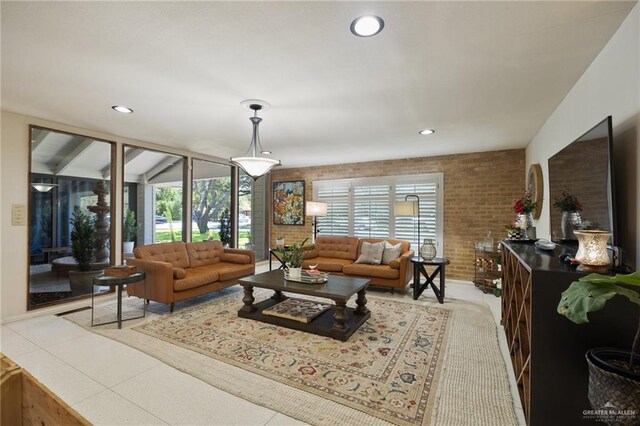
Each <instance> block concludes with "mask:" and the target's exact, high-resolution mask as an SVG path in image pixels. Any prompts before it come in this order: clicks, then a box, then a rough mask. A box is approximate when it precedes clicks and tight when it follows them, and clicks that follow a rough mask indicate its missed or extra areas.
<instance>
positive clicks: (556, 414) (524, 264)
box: [500, 241, 638, 425]
mask: <svg viewBox="0 0 640 426" xmlns="http://www.w3.org/2000/svg"><path fill="white" fill-rule="evenodd" d="M500 244H501V246H502V273H503V276H502V325H503V327H504V332H505V334H506V337H507V344H508V345H509V354H510V356H511V362H512V365H513V370H514V372H515V376H516V382H517V384H518V392H519V394H520V400H521V401H522V407H523V409H524V414H525V417H526V419H527V423H528V424H531V425H551V424H558V425H560V424H563V425H581V424H594V425H596V424H601V423H596V422H595V421H594V420H587V419H585V417H584V415H583V411H584V410H590V409H591V406H590V405H589V400H588V398H587V389H588V388H587V386H588V370H587V363H586V360H585V352H586V351H587V349H591V348H594V347H604V346H609V347H618V348H629V347H630V346H631V342H632V341H633V336H634V334H635V328H636V326H637V320H638V312H637V306H635V305H633V304H632V303H630V302H628V301H627V300H623V299H622V298H614V299H611V300H610V301H609V302H608V303H607V307H606V309H604V310H601V311H598V312H593V313H590V314H589V321H590V322H589V324H582V325H577V324H574V323H573V322H571V321H569V320H568V319H567V318H565V317H564V316H562V315H560V314H558V313H557V311H556V309H557V306H558V303H559V302H560V294H561V293H562V292H563V291H564V290H566V289H567V287H569V285H570V284H571V283H572V282H573V281H575V280H577V279H578V278H579V277H580V276H582V275H584V274H581V273H578V272H576V271H575V269H574V268H572V267H570V266H568V265H565V264H564V263H562V262H561V261H560V258H559V256H560V255H561V254H563V253H564V252H566V251H567V249H566V248H563V247H561V246H558V247H556V249H554V251H550V252H548V251H542V250H539V249H536V248H535V246H534V245H533V244H527V243H519V242H507V241H502V242H501V243H500ZM573 252H575V249H573ZM610 305H611V306H610Z"/></svg>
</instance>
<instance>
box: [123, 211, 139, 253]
mask: <svg viewBox="0 0 640 426" xmlns="http://www.w3.org/2000/svg"><path fill="white" fill-rule="evenodd" d="M137 236H138V224H136V214H135V212H134V211H133V210H129V209H126V212H125V215H124V226H123V228H122V239H123V240H124V243H123V246H124V252H125V253H133V246H134V241H135V239H136V237H137Z"/></svg>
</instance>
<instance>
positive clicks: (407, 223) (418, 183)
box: [313, 173, 444, 251]
mask: <svg viewBox="0 0 640 426" xmlns="http://www.w3.org/2000/svg"><path fill="white" fill-rule="evenodd" d="M443 180H444V179H443V174H442V173H433V174H428V175H408V176H389V177H383V178H358V179H340V180H326V181H315V182H313V199H314V201H321V202H324V203H327V216H324V217H319V218H318V230H319V233H320V234H321V235H351V236H354V237H358V238H397V239H401V240H407V241H411V243H412V244H413V248H414V250H415V249H416V248H417V247H418V246H419V245H420V243H421V241H420V242H419V241H418V219H417V217H408V216H397V217H396V216H395V214H394V211H393V209H394V202H395V201H404V199H405V197H406V196H407V195H417V196H418V197H419V198H420V223H419V225H420V239H424V238H432V239H434V240H435V241H436V246H437V247H438V250H439V251H441V250H442V242H443V233H442V228H443V219H442V218H443V214H442V210H443ZM409 200H415V197H409Z"/></svg>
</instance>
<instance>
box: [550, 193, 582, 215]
mask: <svg viewBox="0 0 640 426" xmlns="http://www.w3.org/2000/svg"><path fill="white" fill-rule="evenodd" d="M553 206H554V207H557V208H558V209H559V210H560V211H562V212H579V211H582V204H580V201H578V197H576V196H575V195H573V194H571V193H570V192H569V191H567V190H566V189H565V190H564V191H562V194H561V195H560V198H556V199H555V200H554V201H553Z"/></svg>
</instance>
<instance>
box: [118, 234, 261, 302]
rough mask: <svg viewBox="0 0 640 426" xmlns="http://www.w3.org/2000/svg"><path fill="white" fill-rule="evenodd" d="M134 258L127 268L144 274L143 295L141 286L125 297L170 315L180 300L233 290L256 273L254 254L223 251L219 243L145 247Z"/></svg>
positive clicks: (159, 244) (206, 242)
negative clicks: (147, 302)
mask: <svg viewBox="0 0 640 426" xmlns="http://www.w3.org/2000/svg"><path fill="white" fill-rule="evenodd" d="M133 254H134V255H135V258H131V259H127V264H129V265H134V266H135V267H136V268H137V270H138V271H144V272H145V273H146V294H145V292H144V287H143V286H142V285H132V286H128V288H127V293H128V294H129V295H132V296H138V297H141V298H145V299H147V300H153V301H155V302H159V303H166V304H170V305H171V312H173V308H174V304H175V302H177V301H179V300H184V299H188V298H190V297H194V296H199V295H201V294H205V293H209V292H212V291H216V290H220V289H222V288H224V287H229V286H232V285H234V284H236V283H237V282H238V279H239V278H242V277H246V276H249V275H253V274H255V271H256V254H255V252H254V251H253V250H240V249H228V248H224V247H223V245H222V243H221V242H220V241H205V242H201V243H183V242H175V243H158V244H148V245H144V246H139V247H136V248H135V249H134V250H133Z"/></svg>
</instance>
